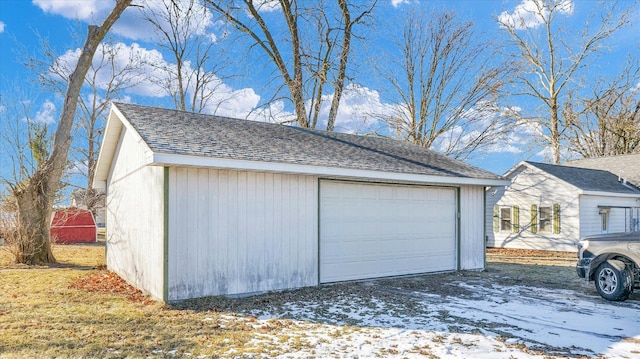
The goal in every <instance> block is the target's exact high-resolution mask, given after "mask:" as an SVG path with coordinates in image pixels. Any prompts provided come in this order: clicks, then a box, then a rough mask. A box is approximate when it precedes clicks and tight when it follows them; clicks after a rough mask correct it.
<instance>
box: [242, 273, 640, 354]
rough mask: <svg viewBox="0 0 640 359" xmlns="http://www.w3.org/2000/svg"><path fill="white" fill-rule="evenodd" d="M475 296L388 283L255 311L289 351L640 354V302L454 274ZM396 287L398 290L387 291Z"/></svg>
mask: <svg viewBox="0 0 640 359" xmlns="http://www.w3.org/2000/svg"><path fill="white" fill-rule="evenodd" d="M451 285H453V286H460V287H465V288H466V289H469V290H470V292H471V293H473V295H471V296H465V297H461V296H440V295H433V294H427V293H422V292H415V291H402V290H400V289H398V290H394V289H393V288H388V289H387V290H388V291H389V293H388V294H391V295H388V296H387V295H384V293H382V294H380V295H378V296H377V297H376V294H379V293H377V292H374V293H373V296H372V297H371V298H362V297H361V296H348V297H343V298H340V299H338V300H336V301H334V302H332V303H322V302H314V301H304V302H291V303H287V304H285V305H284V306H282V307H281V308H279V309H278V310H277V313H276V312H264V311H263V312H256V313H253V314H254V315H256V316H257V317H258V318H257V320H256V321H255V322H253V323H251V324H252V325H253V326H254V327H256V328H257V327H263V328H264V327H265V326H267V327H269V326H277V327H279V329H280V330H279V331H278V335H277V336H274V335H270V334H257V335H256V338H255V339H254V342H253V343H251V344H252V345H255V346H256V347H264V346H267V347H269V346H270V347H272V348H278V349H279V351H280V352H285V353H287V354H285V355H281V356H280V357H284V358H288V357H290V358H298V357H318V358H322V357H358V358H368V357H398V358H400V357H402V358H404V357H407V358H418V357H429V356H431V357H439V358H460V357H467V358H545V357H548V356H549V355H554V356H583V355H584V356H604V357H607V358H637V357H640V303H638V302H637V301H632V300H631V301H627V302H624V303H610V302H606V301H604V300H601V299H600V298H594V297H592V296H587V295H584V294H580V293H578V292H575V291H571V290H553V289H545V288H530V287H523V286H509V287H506V286H500V285H491V286H486V285H474V284H469V283H462V282H455V283H452V284H451ZM391 292H392V293H391Z"/></svg>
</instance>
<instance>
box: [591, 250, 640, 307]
mask: <svg viewBox="0 0 640 359" xmlns="http://www.w3.org/2000/svg"><path fill="white" fill-rule="evenodd" d="M595 274H596V275H595V278H594V279H595V283H596V290H597V291H598V294H600V296H601V297H602V298H604V299H606V300H612V301H623V300H626V299H627V298H629V295H630V294H631V292H632V291H633V273H632V272H631V268H629V267H627V266H626V265H625V264H624V262H622V261H618V260H613V259H610V260H608V261H606V262H604V263H602V264H600V266H598V269H596V273H595Z"/></svg>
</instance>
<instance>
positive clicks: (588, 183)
mask: <svg viewBox="0 0 640 359" xmlns="http://www.w3.org/2000/svg"><path fill="white" fill-rule="evenodd" d="M526 163H527V164H529V165H531V166H533V167H536V168H538V169H540V170H542V171H544V172H546V173H548V174H550V175H552V176H554V177H556V178H558V179H560V180H562V181H565V182H567V183H569V184H571V185H573V186H575V187H577V188H579V189H581V190H584V191H593V192H609V193H624V194H637V195H640V189H638V188H636V187H635V186H633V185H631V184H624V183H622V182H620V181H618V176H616V175H614V174H613V173H611V172H608V171H603V170H595V169H590V168H580V167H570V166H561V165H551V164H547V163H537V162H530V161H527V162H526Z"/></svg>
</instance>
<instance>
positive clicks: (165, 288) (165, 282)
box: [162, 167, 169, 303]
mask: <svg viewBox="0 0 640 359" xmlns="http://www.w3.org/2000/svg"><path fill="white" fill-rule="evenodd" d="M162 196H163V203H162V206H163V235H162V242H163V249H162V255H163V258H162V301H163V302H165V303H167V302H168V300H169V167H164V175H163V190H162Z"/></svg>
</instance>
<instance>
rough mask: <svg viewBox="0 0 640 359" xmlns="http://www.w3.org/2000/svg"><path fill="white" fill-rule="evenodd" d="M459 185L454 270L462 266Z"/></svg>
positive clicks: (458, 188) (458, 190)
mask: <svg viewBox="0 0 640 359" xmlns="http://www.w3.org/2000/svg"><path fill="white" fill-rule="evenodd" d="M460 192H461V191H460V187H457V189H456V271H459V270H460V269H461V268H462V265H461V259H462V255H461V252H462V236H461V234H460V229H461V218H460V217H461V215H460Z"/></svg>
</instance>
